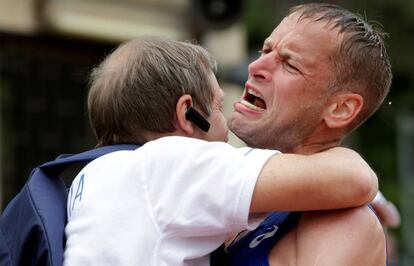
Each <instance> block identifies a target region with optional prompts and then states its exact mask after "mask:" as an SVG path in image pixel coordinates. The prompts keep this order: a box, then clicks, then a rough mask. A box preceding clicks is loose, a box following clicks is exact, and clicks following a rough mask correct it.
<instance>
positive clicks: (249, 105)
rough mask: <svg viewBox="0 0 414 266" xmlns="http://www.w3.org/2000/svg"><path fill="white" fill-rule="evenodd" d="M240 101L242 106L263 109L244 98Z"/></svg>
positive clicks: (256, 109) (257, 109)
mask: <svg viewBox="0 0 414 266" xmlns="http://www.w3.org/2000/svg"><path fill="white" fill-rule="evenodd" d="M256 97H257V96H256ZM240 103H241V104H243V105H244V106H247V107H249V108H250V109H253V110H255V111H263V110H264V109H263V108H260V107H257V106H256V105H253V104H251V103H249V102H248V101H246V100H241V101H240Z"/></svg>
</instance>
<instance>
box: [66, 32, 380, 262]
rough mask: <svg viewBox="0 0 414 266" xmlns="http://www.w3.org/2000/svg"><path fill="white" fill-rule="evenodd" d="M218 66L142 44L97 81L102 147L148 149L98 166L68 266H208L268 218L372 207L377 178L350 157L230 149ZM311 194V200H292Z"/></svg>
mask: <svg viewBox="0 0 414 266" xmlns="http://www.w3.org/2000/svg"><path fill="white" fill-rule="evenodd" d="M215 67H216V65H215V61H214V60H213V59H212V58H211V56H210V55H209V54H208V53H207V52H206V50H204V49H203V48H201V47H199V46H196V45H192V44H189V43H182V42H176V41H171V40H165V39H161V38H142V39H137V40H133V41H130V42H127V43H125V44H123V45H121V46H120V47H119V48H118V49H116V50H115V51H114V52H113V53H112V54H111V55H109V56H108V57H107V58H106V59H105V60H104V61H103V62H102V64H101V65H100V66H99V67H98V68H97V69H95V70H94V71H93V73H92V79H91V81H92V82H91V88H90V91H89V96H88V109H89V116H90V121H91V125H92V128H93V131H94V133H95V135H96V137H97V139H98V143H99V144H98V145H100V146H102V145H111V144H119V143H130V144H140V145H142V146H141V147H139V148H137V149H136V150H134V151H119V152H113V153H110V154H108V155H105V156H102V157H100V158H98V159H96V160H94V161H92V162H91V163H89V164H88V165H86V167H85V168H83V169H82V170H81V171H80V173H79V174H78V175H77V177H76V178H75V180H74V181H73V183H72V186H71V189H70V192H69V197H68V205H67V207H68V209H67V212H68V224H67V226H66V228H65V233H66V236H67V242H66V249H65V253H64V264H65V265H136V264H140V265H208V260H209V253H210V252H212V251H213V250H214V249H215V248H217V247H218V246H219V245H220V244H221V243H222V242H223V241H224V240H225V239H226V237H227V236H228V235H229V234H232V233H234V232H237V231H241V230H244V229H250V230H251V229H253V228H255V226H256V225H257V223H258V222H259V221H260V220H259V219H262V218H263V217H262V213H263V212H268V211H272V210H281V209H282V208H284V207H286V206H288V207H290V208H293V207H292V206H296V208H299V209H302V210H310V209H332V208H344V207H351V206H359V205H362V204H365V203H367V202H369V201H370V200H371V199H372V198H373V196H374V195H375V193H376V188H377V179H376V177H375V175H374V174H373V173H372V170H371V169H370V168H369V167H368V166H367V165H366V163H365V162H364V161H363V160H362V159H361V158H360V157H359V156H358V155H357V154H356V153H355V152H352V151H350V150H348V149H344V148H333V149H330V150H327V151H325V152H322V153H318V154H314V155H309V156H304V155H294V154H279V153H278V152H276V151H274V150H261V149H251V148H247V147H246V148H241V149H235V148H233V147H231V146H230V145H228V144H226V143H224V141H226V140H227V132H228V130H227V126H226V122H225V118H224V116H223V113H222V105H223V91H222V90H221V88H220V87H219V85H218V83H217V80H216V78H215V76H214V71H215ZM206 120H207V121H206ZM338 185H340V186H346V188H344V189H342V190H341V191H336V188H337V186H338ZM321 187H323V188H325V191H330V192H335V193H325V191H322V193H318V192H319V191H320V188H321ZM300 193H305V194H307V195H308V196H307V197H295V198H293V199H292V198H286V199H285V198H284V197H285V196H286V194H289V195H290V194H292V195H293V194H294V195H299V194H300ZM311 198H312V199H311ZM287 200H288V201H289V202H287Z"/></svg>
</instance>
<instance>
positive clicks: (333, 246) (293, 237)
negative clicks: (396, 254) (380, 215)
mask: <svg viewBox="0 0 414 266" xmlns="http://www.w3.org/2000/svg"><path fill="white" fill-rule="evenodd" d="M269 264H270V265H271V266H278V265H287V264H289V265H295V266H305V265H320V266H325V265H326V266H328V265H329V266H330V265H338V266H347V265H364V266H378V265H385V264H386V250H385V236H384V232H383V230H382V226H381V224H380V223H379V221H378V219H377V218H376V216H375V214H374V213H373V212H372V211H371V210H369V209H368V207H366V206H362V207H357V208H351V209H343V210H334V211H319V212H309V213H306V214H304V216H303V217H302V219H301V221H300V222H299V224H298V227H297V228H296V229H295V230H294V231H292V232H290V233H289V234H288V235H286V236H285V237H284V238H283V239H282V241H281V242H279V243H278V245H276V246H275V247H273V249H272V251H271V252H270V254H269Z"/></svg>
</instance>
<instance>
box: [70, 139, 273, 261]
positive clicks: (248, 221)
mask: <svg viewBox="0 0 414 266" xmlns="http://www.w3.org/2000/svg"><path fill="white" fill-rule="evenodd" d="M275 153H276V152H275V151H271V150H258V149H251V148H240V149H236V148H233V147H232V146H230V145H228V144H225V143H221V142H206V141H202V140H198V139H192V138H184V137H165V138H161V139H158V140H155V141H151V142H148V143H147V144H145V145H143V146H142V147H140V148H138V149H137V150H135V151H118V152H113V153H110V154H107V155H105V156H102V157H100V158H98V159H96V160H94V161H92V162H91V163H89V164H88V165H87V166H86V167H85V168H84V169H83V170H82V171H81V172H80V173H79V174H78V176H77V177H76V178H75V180H74V181H73V184H72V187H71V190H70V192H69V197H68V224H67V226H66V228H65V233H66V237H67V242H66V250H65V253H64V265H66V266H72V265H99V266H103V265H116V266H120V265H127V266H131V265H144V266H150V265H157V266H158V265H166V266H174V265H209V253H211V252H212V251H214V250H215V249H216V248H217V247H219V246H220V245H221V243H223V242H224V240H225V239H226V238H227V236H228V235H229V234H232V233H234V232H238V231H241V230H244V229H254V227H255V226H256V225H257V224H258V222H260V221H258V220H257V219H253V218H252V217H249V208H250V203H251V199H252V194H253V190H254V186H255V184H256V180H257V177H258V175H259V173H260V171H261V169H262V167H263V165H264V164H265V162H266V161H267V160H268V159H269V157H270V156H272V155H273V154H275Z"/></svg>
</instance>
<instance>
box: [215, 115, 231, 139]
mask: <svg viewBox="0 0 414 266" xmlns="http://www.w3.org/2000/svg"><path fill="white" fill-rule="evenodd" d="M212 123H213V125H212V127H211V129H212V130H214V132H213V134H214V135H215V136H216V138H217V139H218V140H220V141H227V136H228V131H229V129H228V127H227V121H226V118H225V117H224V115H223V114H222V113H221V112H220V113H219V114H216V116H215V117H214V119H213V120H212Z"/></svg>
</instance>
